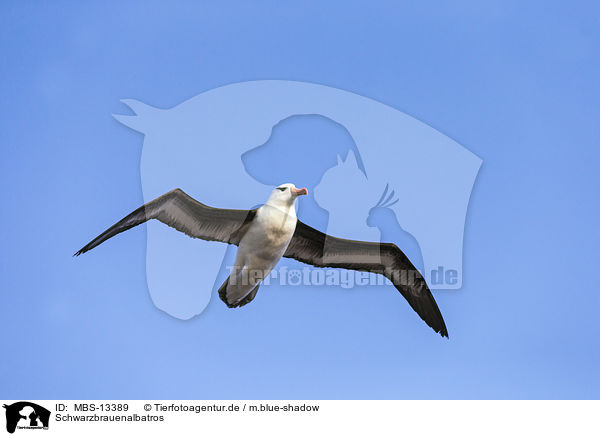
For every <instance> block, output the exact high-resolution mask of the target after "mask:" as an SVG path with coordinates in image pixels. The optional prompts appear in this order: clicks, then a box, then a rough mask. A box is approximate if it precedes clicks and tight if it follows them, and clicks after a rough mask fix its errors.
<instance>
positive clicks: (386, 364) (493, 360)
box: [0, 1, 600, 399]
mask: <svg viewBox="0 0 600 436" xmlns="http://www.w3.org/2000/svg"><path fill="white" fill-rule="evenodd" d="M321 3H323V2H301V3H300V2H298V4H296V5H292V4H287V3H284V2H272V3H268V2H248V3H245V2H220V3H219V5H218V6H217V5H214V6H210V5H197V4H195V3H192V2H190V3H181V4H179V5H176V6H174V5H169V6H167V5H163V4H159V3H158V2H157V3H154V4H153V3H152V2H139V3H136V2H129V3H128V4H127V5H121V4H119V3H117V2H113V3H106V2H95V3H91V4H87V5H80V4H74V3H70V2H62V4H61V3H60V2H58V3H56V2H54V3H53V4H51V3H50V2H48V3H41V2H35V3H34V2H14V3H12V4H6V3H5V4H3V6H2V13H1V14H0V35H1V36H0V48H1V53H2V63H0V95H1V97H2V98H1V99H0V107H1V111H2V117H1V118H0V147H1V151H2V154H1V158H0V193H1V195H2V214H1V215H0V224H1V226H0V292H1V297H2V300H1V304H0V320H1V321H0V322H1V326H2V331H3V332H4V334H3V339H2V340H3V345H4V346H3V349H4V351H3V353H2V359H0V397H4V398H8V397H10V398H31V399H35V398H140V399H142V398H161V397H170V398H257V399H259V398H598V397H599V395H598V394H599V389H600V381H599V377H598V367H599V366H600V347H599V340H598V310H599V303H600V294H599V293H598V290H597V285H596V283H595V282H596V279H597V276H598V272H597V271H598V261H599V259H598V254H597V247H598V244H599V232H598V230H597V223H598V218H599V205H598V197H599V196H598V159H599V157H600V152H599V145H600V143H599V142H600V141H599V139H600V128H599V126H600V124H599V122H598V120H599V115H600V110H599V103H598V102H599V101H600V95H599V94H600V93H599V81H598V77H600V68H599V67H600V62H599V56H598V54H599V53H600V51H599V49H600V47H599V42H600V26H599V24H600V23H599V21H598V14H599V13H600V8H599V7H598V6H597V5H596V4H594V3H593V2H575V3H569V4H564V5H561V2H548V1H543V2H542V1H540V2H525V3H524V2H516V1H508V2H507V1H498V2H464V1H459V2H453V4H452V5H448V4H442V3H438V2H420V4H419V5H415V4H403V5H398V4H396V2H388V3H384V2H374V3H371V4H369V6H360V5H359V4H358V3H351V2H343V3H342V2H340V3H331V4H329V6H324V5H322V4H321ZM254 79H290V80H301V81H309V82H316V83H321V84H325V85H329V86H334V87H337V88H342V89H345V90H348V91H352V92H355V93H358V94H361V95H365V96H367V97H370V98H374V99H376V100H379V101H381V102H383V103H386V104H388V105H390V106H393V107H396V108H398V109H400V110H403V111H405V112H406V113H408V114H410V115H412V116H414V117H416V118H418V119H420V120H422V121H424V122H426V123H427V124H429V125H431V126H433V127H434V128H436V129H438V130H440V131H441V132H442V133H445V134H447V135H448V136H450V137H452V138H453V139H455V140H456V141H458V142H459V143H461V144H463V145H464V146H466V147H467V148H469V149H470V150H471V151H473V152H474V153H476V154H477V155H479V156H480V157H482V158H483V160H484V164H483V167H482V169H481V171H480V174H479V177H478V180H477V182H476V185H475V189H474V191H473V195H472V198H471V204H470V209H469V213H468V216H467V226H466V234H465V251H464V253H465V256H464V278H463V282H464V287H463V289H462V290H460V291H439V292H437V293H436V299H437V300H438V303H439V305H440V307H441V308H442V311H443V313H444V317H445V320H446V323H447V324H448V326H449V330H450V340H449V341H446V340H442V339H441V338H439V337H438V336H437V335H435V334H433V333H432V332H431V330H430V329H428V328H427V327H426V326H424V324H422V323H421V322H420V321H418V319H417V318H416V317H414V316H413V315H412V314H411V312H410V309H408V308H407V307H404V306H407V305H406V304H404V303H403V302H402V301H401V300H400V297H399V296H398V295H392V293H391V292H389V293H387V292H383V291H384V290H385V289H382V290H381V292H379V293H377V295H376V296H375V294H373V295H370V294H366V293H360V292H357V293H351V292H348V291H344V290H336V289H326V290H325V292H327V293H328V294H327V295H328V298H324V299H323V300H321V299H320V298H319V295H321V294H320V292H322V291H318V290H317V289H307V290H306V292H304V293H298V292H297V291H296V290H285V291H284V292H278V293H275V292H270V293H265V294H264V295H261V298H257V300H256V301H255V302H253V303H252V304H251V305H249V306H247V307H246V308H245V309H244V310H238V311H231V310H227V309H226V308H225V306H224V305H223V304H222V303H221V302H220V301H218V300H217V299H213V301H212V302H211V304H210V305H209V307H208V309H207V310H206V311H205V312H204V313H203V314H202V315H201V316H199V317H197V318H195V319H193V320H191V321H181V320H177V319H174V318H172V317H169V316H168V315H166V314H165V313H163V312H161V311H159V310H158V309H156V308H155V307H154V306H153V304H152V302H151V301H150V299H149V295H148V292H147V288H146V283H145V271H144V268H145V256H144V250H145V230H144V229H143V228H140V229H136V230H135V231H131V232H128V234H126V235H125V236H123V237H121V238H118V239H115V241H114V242H113V241H111V243H112V249H111V250H108V249H107V250H103V251H102V252H99V253H97V254H96V255H95V256H88V257H81V258H76V259H75V258H72V257H71V255H72V253H73V252H74V251H76V250H77V249H78V248H80V247H81V245H82V244H83V243H85V242H87V240H88V239H89V238H90V237H91V236H93V232H95V231H96V230H98V229H102V228H104V227H106V225H107V224H111V223H112V222H114V221H115V218H120V217H121V216H122V214H123V212H124V211H129V210H131V209H133V208H135V207H137V206H138V205H139V204H140V203H141V201H142V196H141V189H140V179H139V158H140V151H141V144H142V141H143V137H142V136H141V135H140V134H137V133H135V132H133V131H131V130H129V129H127V128H126V127H124V126H122V125H120V124H119V123H117V122H116V121H115V120H114V119H113V118H112V117H111V113H124V112H126V111H124V108H123V106H122V104H121V103H119V99H121V98H137V99H140V100H142V101H144V102H147V103H149V104H152V105H154V106H158V107H171V106H173V105H175V104H178V103H180V102H181V101H184V100H186V99H188V98H190V97H192V96H194V95H196V94H198V93H200V92H202V91H205V90H208V89H211V88H214V87H217V86H220V85H224V84H228V83H233V82H238V81H245V80H254ZM440 219H442V217H440ZM388 294H389V295H388ZM336 296H337V297H336ZM334 297H335V298H334ZM324 301H325V302H326V304H323V302H324ZM333 301H336V302H337V304H335V305H334V304H332V302H333ZM357 307H360V311H359V312H357V311H356V308H357Z"/></svg>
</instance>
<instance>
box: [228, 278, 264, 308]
mask: <svg viewBox="0 0 600 436" xmlns="http://www.w3.org/2000/svg"><path fill="white" fill-rule="evenodd" d="M228 284H229V277H227V280H225V282H224V283H223V284H222V285H221V287H220V288H219V298H220V299H221V300H222V301H223V303H225V304H226V305H227V307H242V306H245V305H246V304H248V303H250V302H251V301H252V300H254V297H256V293H257V292H258V287H259V286H260V284H257V285H256V286H255V287H254V289H252V291H250V293H249V294H248V295H246V296H245V297H244V298H242V299H241V300H240V301H239V302H237V303H230V302H229V301H228V300H227V285H228Z"/></svg>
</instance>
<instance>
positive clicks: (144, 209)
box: [75, 188, 256, 256]
mask: <svg viewBox="0 0 600 436" xmlns="http://www.w3.org/2000/svg"><path fill="white" fill-rule="evenodd" d="M255 215H256V209H251V210H238V209H218V208H214V207H210V206H206V205H205V204H202V203H200V202H199V201H197V200H194V199H193V198H192V197H190V196H189V195H187V194H186V193H185V192H183V191H182V190H181V189H179V188H177V189H174V190H172V191H170V192H168V193H166V194H164V195H161V196H160V197H158V198H156V199H154V200H152V201H151V202H149V203H147V204H145V205H143V206H141V207H139V208H138V209H136V210H135V211H133V212H132V213H130V214H129V215H127V216H126V217H125V218H123V219H122V220H121V221H119V222H118V223H116V224H115V225H113V226H112V227H110V228H109V229H107V230H106V231H105V232H103V233H102V234H100V235H99V236H98V237H96V238H94V239H93V240H92V241H91V242H90V243H88V244H87V245H86V246H85V247H83V248H82V249H81V250H79V251H78V252H77V253H75V256H79V255H80V254H83V253H85V252H86V251H89V250H91V249H92V248H94V247H96V246H97V245H100V244H101V243H103V242H104V241H106V240H107V239H109V238H112V237H113V236H115V235H117V234H119V233H121V232H124V231H125V230H129V229H131V228H132V227H135V226H137V225H139V224H142V223H144V222H146V221H148V220H150V219H157V220H159V221H161V222H162V223H164V224H166V225H168V226H170V227H173V228H174V229H176V230H179V231H180V232H183V233H185V234H186V235H188V236H190V237H192V238H199V239H204V240H206V241H219V242H225V243H228V244H235V245H238V244H239V242H240V240H241V238H242V237H243V236H244V234H245V232H246V231H247V229H248V227H249V226H250V223H251V222H252V220H253V219H254V217H255Z"/></svg>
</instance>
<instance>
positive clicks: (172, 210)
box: [75, 183, 448, 337]
mask: <svg viewBox="0 0 600 436" xmlns="http://www.w3.org/2000/svg"><path fill="white" fill-rule="evenodd" d="M307 193H308V191H307V190H306V188H302V189H298V188H296V186H295V185H294V184H292V183H284V184H283V185H280V186H278V187H276V188H275V189H274V190H273V192H272V193H271V195H270V196H269V199H268V200H267V202H266V203H265V204H264V205H263V206H261V207H258V208H256V209H251V210H240V209H219V208H214V207H210V206H207V205H205V204H202V203H200V202H199V201H197V200H195V199H194V198H192V197H190V196H189V195H187V194H186V193H185V192H183V191H182V190H181V189H179V188H177V189H174V190H172V191H170V192H168V193H166V194H164V195H162V196H160V197H158V198H156V199H155V200H152V201H151V202H149V203H147V204H145V205H143V206H141V207H139V208H138V209H136V210H135V211H133V212H132V213H130V214H129V215H127V216H126V217H125V218H123V219H122V220H120V221H119V222H117V223H116V224H115V225H113V226H112V227H110V228H109V229H107V230H106V231H105V232H103V233H101V234H100V235H99V236H98V237H96V238H94V239H93V240H92V241H91V242H90V243H88V244H87V245H86V246H84V247H83V248H82V249H81V250H79V251H78V252H77V253H75V256H79V255H81V254H83V253H85V252H87V251H89V250H91V249H92V248H94V247H96V246H98V245H100V244H101V243H103V242H104V241H106V240H107V239H110V238H112V237H113V236H115V235H117V234H119V233H121V232H124V231H125V230H129V229H131V228H133V227H135V226H137V225H139V224H142V223H144V222H146V221H148V220H150V219H156V220H158V221H160V222H162V223H164V224H166V225H168V226H170V227H173V228H174V229H176V230H178V231H180V232H183V233H185V234H186V235H188V236H190V237H192V238H198V239H203V240H205V241H218V242H224V243H227V244H233V245H236V246H238V250H237V253H236V257H235V262H234V266H233V268H232V272H231V274H230V275H229V277H228V278H227V279H226V280H225V282H224V283H223V285H222V286H221V287H220V288H219V297H220V298H221V300H223V302H225V304H226V305H227V306H228V307H241V306H244V305H246V304H248V303H249V302H251V301H252V300H253V299H254V297H255V296H256V293H257V292H258V288H259V285H260V283H261V281H262V280H263V279H264V278H265V277H266V276H267V275H268V274H269V273H270V272H271V270H272V269H273V268H274V267H275V265H277V263H278V262H279V260H280V259H281V258H282V257H287V258H291V259H295V260H297V261H300V262H303V263H305V264H308V265H312V266H315V267H319V268H344V269H348V270H356V271H367V272H370V273H374V274H381V275H383V276H384V277H386V278H387V279H388V280H389V281H391V282H392V284H393V285H394V287H395V288H396V289H397V290H398V291H399V292H400V294H402V296H403V297H404V298H405V299H406V300H407V301H408V304H410V306H411V307H412V308H413V310H414V311H415V312H416V313H417V314H418V315H419V316H420V317H421V319H422V320H423V321H425V323H427V325H428V326H430V327H431V328H432V329H433V330H435V331H436V332H437V333H439V334H440V335H441V336H443V337H448V330H447V329H446V324H445V323H444V319H443V318H442V314H441V313H440V309H439V308H438V306H437V304H436V302H435V300H434V298H433V295H432V294H431V291H430V290H429V287H428V286H427V283H426V282H425V279H424V278H423V277H422V275H421V274H420V273H419V271H418V270H417V269H416V268H415V267H414V265H413V264H412V263H411V261H410V260H409V259H408V258H407V257H406V255H405V254H404V253H403V252H402V251H401V250H400V249H399V248H398V247H397V246H396V245H394V244H392V243H383V242H382V243H379V242H366V241H354V240H349V239H341V238H336V237H334V236H330V235H327V234H325V233H323V232H321V231H319V230H317V229H315V228H313V227H311V226H309V225H306V224H304V223H303V222H302V221H300V220H299V219H298V218H297V217H296V209H295V203H296V199H297V198H298V197H300V196H301V195H306V194H307Z"/></svg>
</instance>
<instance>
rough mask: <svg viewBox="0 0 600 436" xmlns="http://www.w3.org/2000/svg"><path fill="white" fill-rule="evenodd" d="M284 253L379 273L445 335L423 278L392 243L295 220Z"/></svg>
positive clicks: (319, 263) (317, 263)
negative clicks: (329, 232) (340, 235)
mask: <svg viewBox="0 0 600 436" xmlns="http://www.w3.org/2000/svg"><path fill="white" fill-rule="evenodd" d="M284 257H289V258H292V259H296V260H298V261H300V262H304V263H307V264H309V265H313V266H317V267H330V268H345V269H350V270H357V271H368V272H372V273H376V274H382V275H383V276H385V277H387V278H388V279H389V280H390V281H391V282H392V283H393V284H394V286H395V287H396V289H398V291H400V293H401V294H402V295H403V296H404V298H406V300H408V304H410V306H411V307H412V308H413V309H414V311H415V312H417V314H418V315H419V316H420V317H421V319H422V320H423V321H425V322H426V323H427V325H429V326H430V327H431V328H432V329H434V330H435V331H436V332H437V333H439V334H440V335H442V336H445V337H448V330H447V329H446V324H445V323H444V319H443V318H442V314H441V313H440V309H439V308H438V306H437V304H436V302H435V300H434V298H433V295H431V291H430V290H429V287H428V286H427V283H426V282H425V279H424V278H423V277H422V276H421V274H420V273H419V271H418V270H417V269H416V268H415V267H414V266H413V264H412V263H411V262H410V260H408V258H407V257H406V255H405V254H404V253H403V252H402V251H401V250H400V249H399V248H398V247H397V246H396V245H394V244H387V243H378V242H363V241H352V240H349V239H341V238H335V237H333V236H329V235H326V234H325V233H323V232H320V231H319V230H317V229H314V228H312V227H310V226H308V225H306V224H304V223H303V222H302V221H300V220H298V224H297V225H296V230H295V232H294V236H293V237H292V240H291V241H290V244H289V245H288V248H287V250H286V252H285V254H284Z"/></svg>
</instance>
